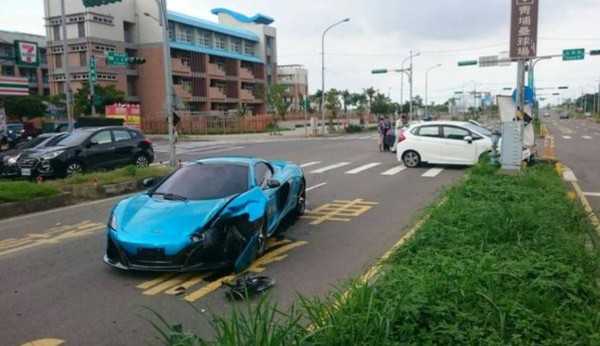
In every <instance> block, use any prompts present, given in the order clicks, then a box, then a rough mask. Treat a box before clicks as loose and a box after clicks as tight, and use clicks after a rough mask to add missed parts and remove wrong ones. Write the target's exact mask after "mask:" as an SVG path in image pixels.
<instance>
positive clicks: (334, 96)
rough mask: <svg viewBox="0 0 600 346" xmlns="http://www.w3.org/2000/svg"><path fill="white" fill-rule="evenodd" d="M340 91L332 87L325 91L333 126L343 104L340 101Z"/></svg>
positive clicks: (326, 107)
mask: <svg viewBox="0 0 600 346" xmlns="http://www.w3.org/2000/svg"><path fill="white" fill-rule="evenodd" d="M340 94H341V93H340V92H339V91H338V90H336V89H330V90H329V91H328V92H326V93H325V109H326V110H327V111H329V126H330V128H332V127H333V120H334V119H336V118H337V115H338V113H339V112H340V110H341V108H342V105H341V102H340Z"/></svg>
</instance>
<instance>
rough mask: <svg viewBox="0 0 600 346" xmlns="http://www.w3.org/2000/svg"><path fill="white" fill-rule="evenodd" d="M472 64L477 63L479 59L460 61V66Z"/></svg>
mask: <svg viewBox="0 0 600 346" xmlns="http://www.w3.org/2000/svg"><path fill="white" fill-rule="evenodd" d="M472 65H477V60H465V61H459V62H458V66H472Z"/></svg>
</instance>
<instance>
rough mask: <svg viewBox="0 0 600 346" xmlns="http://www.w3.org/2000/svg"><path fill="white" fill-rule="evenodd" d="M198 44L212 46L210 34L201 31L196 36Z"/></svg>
mask: <svg viewBox="0 0 600 346" xmlns="http://www.w3.org/2000/svg"><path fill="white" fill-rule="evenodd" d="M196 44H197V45H199V46H204V47H210V34H209V33H207V32H205V31H200V32H199V33H198V35H197V36H196Z"/></svg>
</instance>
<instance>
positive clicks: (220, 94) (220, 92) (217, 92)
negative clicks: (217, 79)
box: [208, 87, 226, 100]
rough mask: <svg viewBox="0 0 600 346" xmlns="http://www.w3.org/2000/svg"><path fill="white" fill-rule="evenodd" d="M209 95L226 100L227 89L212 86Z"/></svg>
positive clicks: (212, 97)
mask: <svg viewBox="0 0 600 346" xmlns="http://www.w3.org/2000/svg"><path fill="white" fill-rule="evenodd" d="M208 97H210V98H211V99H213V100H225V99H226V96H225V90H224V89H223V88H219V87H210V88H209V89H208Z"/></svg>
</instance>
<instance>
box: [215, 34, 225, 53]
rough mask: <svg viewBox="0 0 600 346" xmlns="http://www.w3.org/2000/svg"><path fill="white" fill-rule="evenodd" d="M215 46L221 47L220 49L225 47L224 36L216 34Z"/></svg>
mask: <svg viewBox="0 0 600 346" xmlns="http://www.w3.org/2000/svg"><path fill="white" fill-rule="evenodd" d="M215 48H216V49H221V50H226V49H227V43H226V40H225V37H223V36H217V39H216V41H215Z"/></svg>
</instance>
